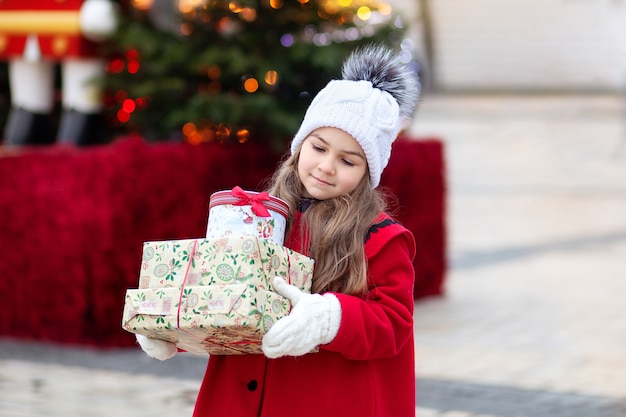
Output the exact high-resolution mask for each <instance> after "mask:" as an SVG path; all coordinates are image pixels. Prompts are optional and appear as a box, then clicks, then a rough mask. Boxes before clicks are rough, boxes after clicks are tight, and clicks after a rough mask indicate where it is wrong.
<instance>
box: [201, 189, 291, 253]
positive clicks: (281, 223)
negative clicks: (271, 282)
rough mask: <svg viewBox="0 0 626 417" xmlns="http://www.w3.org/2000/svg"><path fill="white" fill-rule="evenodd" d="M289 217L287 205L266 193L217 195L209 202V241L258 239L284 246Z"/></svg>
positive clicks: (236, 192)
mask: <svg viewBox="0 0 626 417" xmlns="http://www.w3.org/2000/svg"><path fill="white" fill-rule="evenodd" d="M288 215H289V206H288V205H287V203H286V202H284V201H283V200H281V199H279V198H277V197H274V196H271V195H269V194H267V193H265V192H263V193H259V192H256V191H245V190H242V189H241V188H240V187H235V188H233V189H232V190H223V191H217V192H215V193H213V194H211V198H210V201H209V222H208V226H207V232H206V238H207V239H216V238H220V237H226V236H227V237H233V236H257V237H259V238H262V239H270V240H272V241H273V242H275V243H277V244H279V245H283V242H284V240H285V229H286V227H287V216H288Z"/></svg>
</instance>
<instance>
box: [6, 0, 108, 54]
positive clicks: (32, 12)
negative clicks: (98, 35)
mask: <svg viewBox="0 0 626 417" xmlns="http://www.w3.org/2000/svg"><path fill="white" fill-rule="evenodd" d="M83 3H84V0H1V1H0V59H12V58H19V57H21V56H22V55H23V54H24V48H25V47H26V40H27V38H28V36H35V37H36V39H37V42H38V44H39V48H40V49H41V54H42V56H43V57H45V58H47V59H50V60H62V59H64V58H67V57H92V56H97V55H98V52H99V51H98V47H97V46H96V44H95V43H93V42H91V41H89V40H87V39H86V38H84V37H83V36H82V35H81V32H80V24H79V18H78V16H79V12H80V8H81V6H82V4H83Z"/></svg>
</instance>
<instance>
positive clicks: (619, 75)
mask: <svg viewBox="0 0 626 417" xmlns="http://www.w3.org/2000/svg"><path fill="white" fill-rule="evenodd" d="M391 3H392V5H393V6H394V8H395V9H396V10H402V11H405V10H406V13H405V14H406V15H407V16H408V17H409V19H410V20H411V21H412V22H413V23H412V24H413V25H415V26H416V28H413V30H412V35H411V36H414V37H416V41H418V42H419V41H420V40H421V39H420V38H419V28H417V27H418V26H419V25H420V23H419V21H420V19H419V10H417V0H391ZM430 7H431V12H432V18H433V35H434V49H435V59H434V63H433V65H432V68H433V70H434V77H435V78H436V81H437V85H438V87H439V88H441V89H443V90H532V91H544V90H563V91H570V90H575V91H585V90H588V91H617V90H621V89H622V87H624V86H625V85H626V0H472V1H469V0H430Z"/></svg>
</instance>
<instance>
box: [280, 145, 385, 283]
mask: <svg viewBox="0 0 626 417" xmlns="http://www.w3.org/2000/svg"><path fill="white" fill-rule="evenodd" d="M299 158H300V149H298V150H297V152H295V153H294V154H292V155H291V156H290V157H289V158H287V159H286V160H284V161H283V162H282V163H281V165H280V167H279V168H278V169H277V170H276V172H275V173H274V176H273V178H272V182H271V184H270V187H269V193H270V194H272V195H274V196H276V197H278V198H280V199H282V200H284V201H286V202H287V204H288V205H289V208H290V213H294V211H295V210H296V207H297V205H298V203H299V202H300V200H301V199H302V196H303V195H304V192H305V189H304V185H303V184H302V182H301V181H300V178H299V176H298V160H299ZM385 208H386V206H385V198H384V196H383V195H382V194H381V193H380V192H379V191H378V190H376V189H373V188H372V187H371V184H370V179H369V175H368V174H367V173H366V175H364V176H363V179H362V180H361V182H360V183H359V184H358V185H357V187H356V188H355V189H354V190H353V191H352V192H351V193H349V194H346V195H344V196H340V197H335V198H331V199H328V200H322V201H316V202H315V203H313V204H311V206H310V207H309V208H308V209H307V210H306V211H305V212H304V215H303V219H304V228H303V230H305V233H306V235H307V236H308V238H309V253H308V256H310V257H311V258H313V259H314V260H315V272H314V275H313V288H312V291H313V292H316V293H321V292H326V291H334V292H342V293H346V294H355V295H360V294H364V293H365V292H366V291H367V260H366V259H365V252H364V239H365V235H366V233H367V230H368V229H369V228H370V226H371V225H372V224H373V223H374V221H375V220H376V217H377V216H378V215H379V214H380V213H381V212H382V211H384V210H385ZM292 223H293V215H290V218H289V219H288V231H287V233H289V229H290V227H291V225H292ZM301 237H302V238H304V236H301Z"/></svg>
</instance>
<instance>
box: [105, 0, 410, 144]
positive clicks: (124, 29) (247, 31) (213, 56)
mask: <svg viewBox="0 0 626 417" xmlns="http://www.w3.org/2000/svg"><path fill="white" fill-rule="evenodd" d="M404 26H405V25H404V23H403V22H402V19H401V17H400V16H399V15H398V14H397V13H395V12H394V11H393V10H392V8H391V6H390V5H389V4H388V3H384V2H383V1H380V2H377V1H367V0H232V1H225V0H178V1H172V0H133V1H131V2H130V6H129V8H128V10H127V13H126V14H125V16H124V18H123V21H122V24H121V26H120V29H119V30H118V33H117V35H116V36H115V38H114V39H113V42H112V45H111V46H112V52H113V54H114V58H113V59H112V60H111V62H110V64H109V66H108V71H107V79H106V85H107V90H108V91H109V94H108V96H107V103H106V108H107V112H108V120H109V124H110V125H111V126H112V128H113V129H114V130H115V131H116V132H121V131H136V132H137V133H139V134H140V135H141V136H143V137H145V138H146V139H148V140H169V139H179V140H185V141H188V142H191V143H202V142H210V141H220V142H226V143H228V142H233V143H237V142H239V143H244V142H247V141H261V142H264V143H267V144H269V145H271V146H273V147H275V148H277V149H284V146H285V143H286V141H288V140H290V138H291V135H293V134H294V133H295V132H296V130H297V128H298V126H299V123H300V121H301V120H302V116H303V114H304V111H305V110H306V107H307V106H308V104H309V103H310V101H311V99H312V98H313V96H314V95H315V94H316V93H317V92H318V91H319V90H320V89H321V88H323V87H324V85H326V83H327V82H328V81H329V80H331V79H333V78H338V77H339V76H340V72H341V68H340V66H341V62H342V61H343V60H344V59H345V57H346V56H347V55H348V54H349V53H350V52H351V51H352V50H353V49H354V48H356V47H357V46H360V45H364V44H368V43H379V42H380V43H385V44H387V45H390V46H392V47H395V48H396V49H399V50H400V49H401V48H402V47H403V45H407V44H408V45H411V44H412V43H411V42H408V43H405V44H403V40H404V33H405V27H404ZM404 49H405V50H404V51H403V54H404V56H405V58H406V61H407V62H413V63H414V62H415V61H413V58H412V54H411V51H410V50H409V48H407V47H406V46H405V47H404ZM414 65H415V66H416V71H417V64H414Z"/></svg>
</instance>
